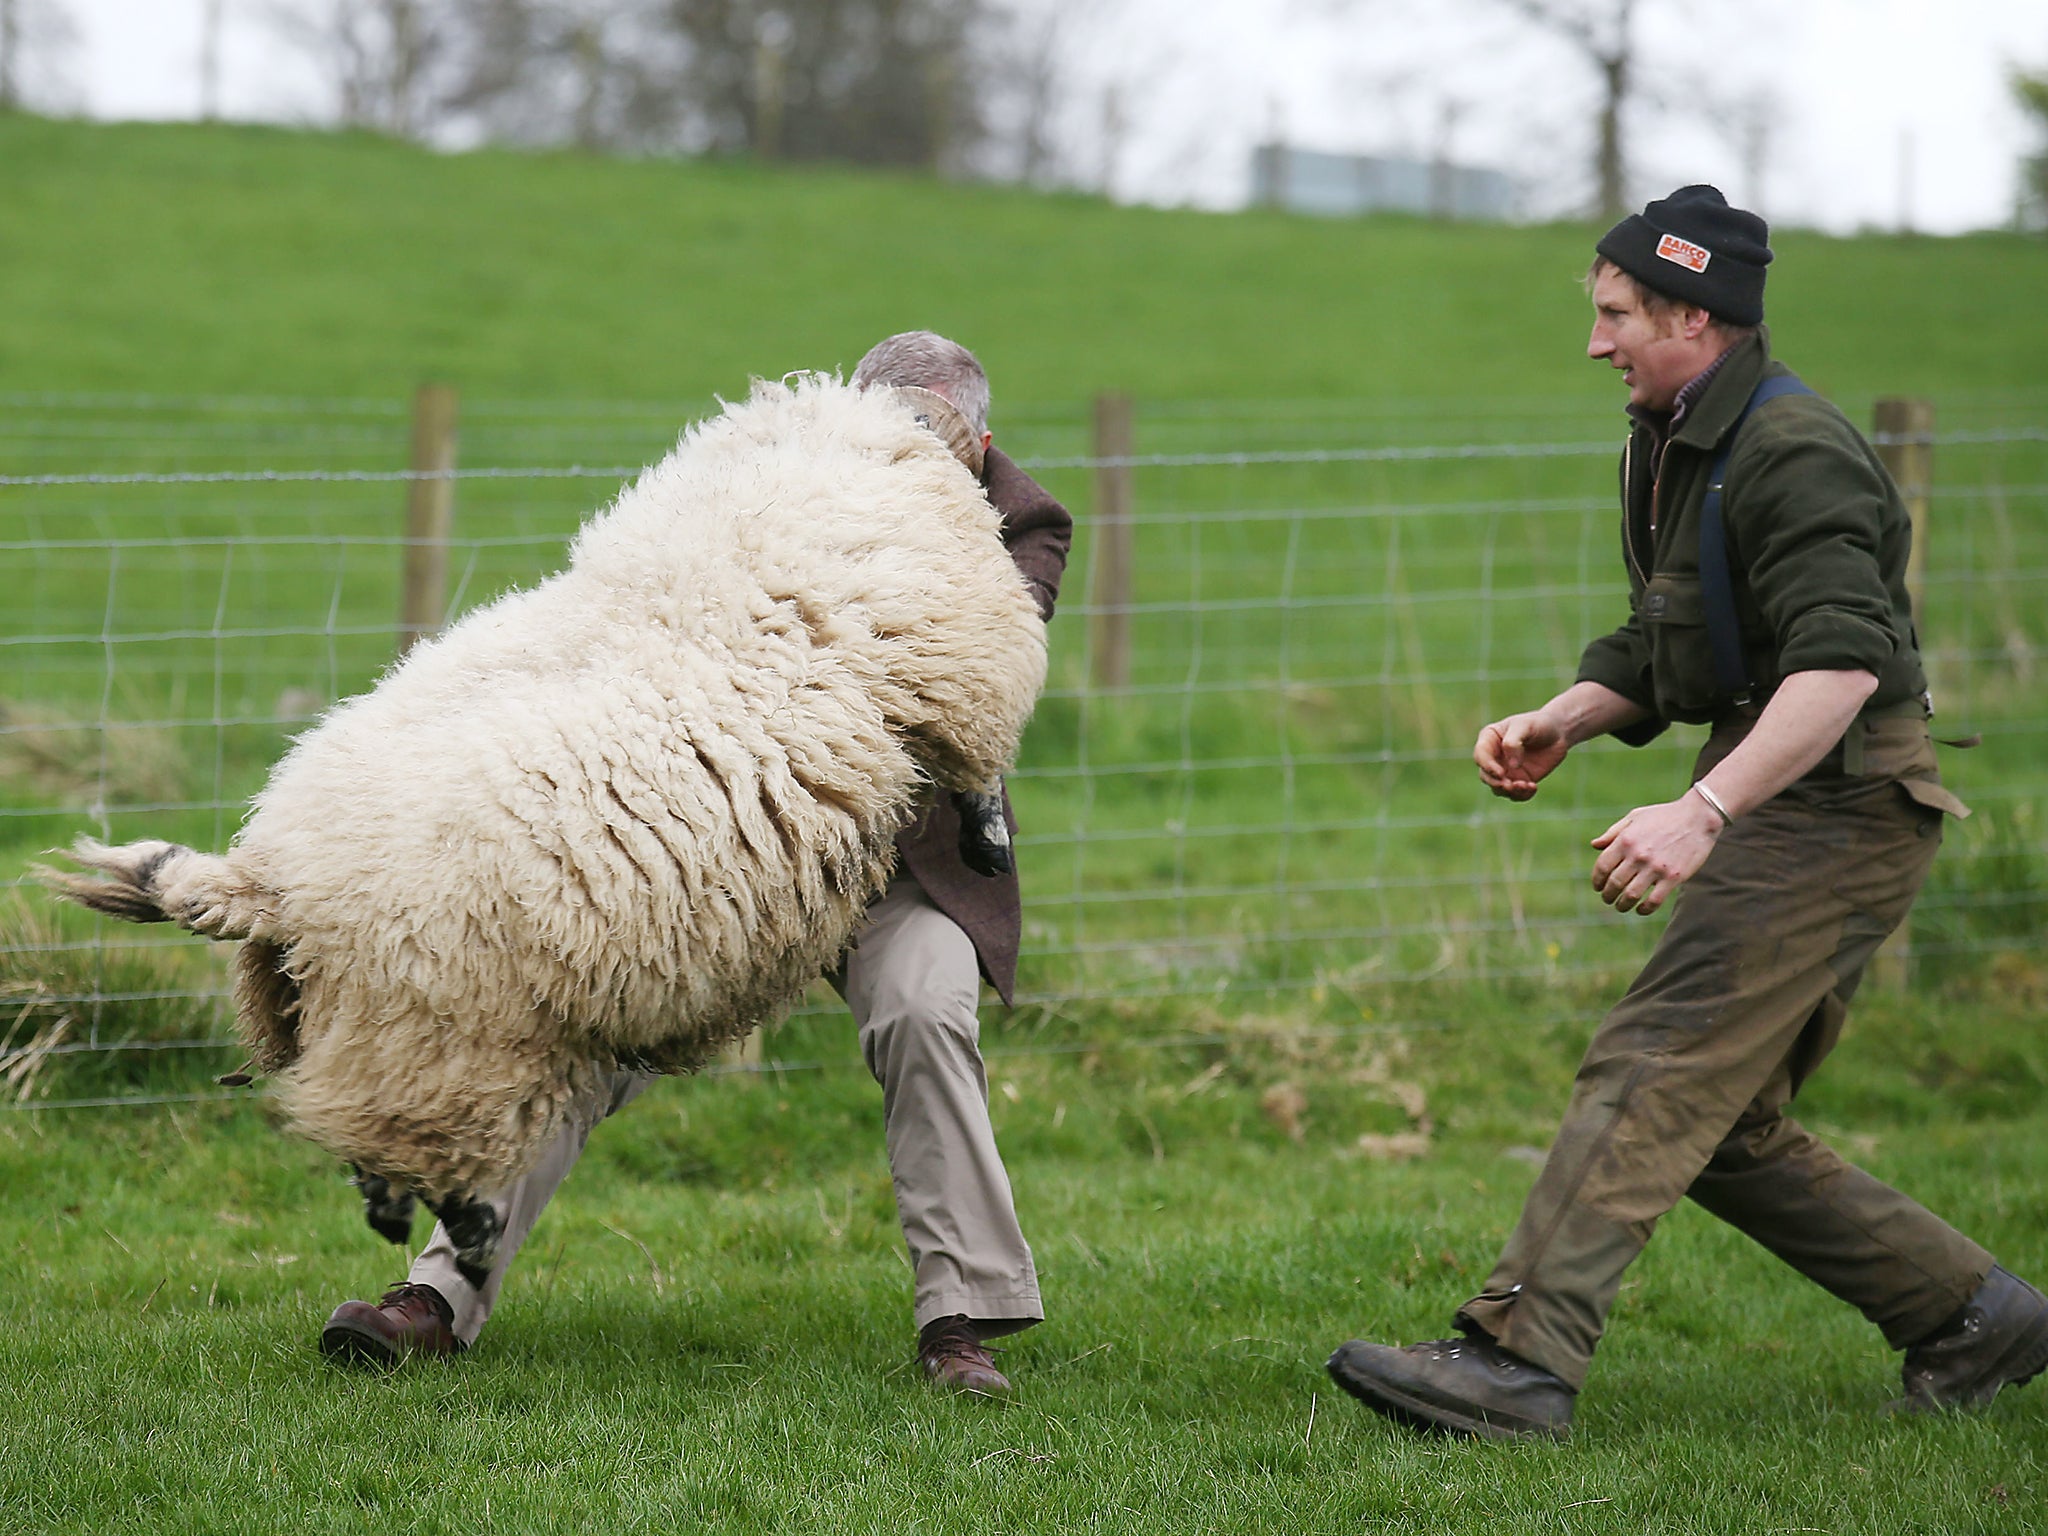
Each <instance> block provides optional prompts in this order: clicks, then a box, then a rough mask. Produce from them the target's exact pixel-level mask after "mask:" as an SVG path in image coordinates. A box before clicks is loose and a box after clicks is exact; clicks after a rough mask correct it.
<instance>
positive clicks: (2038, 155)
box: [2008, 69, 2048, 229]
mask: <svg viewBox="0 0 2048 1536" xmlns="http://www.w3.org/2000/svg"><path fill="white" fill-rule="evenodd" d="M2008 78H2009V79H2010V80H2011V82H2012V94H2013V99H2014V100H2015V101H2017V102H2018V103H2019V105H2020V110H2021V111H2023V112H2025V113H2026V114H2027V117H2028V118H2029V119H2030V120H2031V121H2032V123H2033V126H2034V131H2035V133H2036V134H2037V135H2038V136H2039V138H2040V145H2041V147H2040V148H2039V149H2038V150H2037V151H2036V152H2035V153H2033V154H2031V155H2028V156H2026V157H2025V158H2024V159H2022V160H2021V161H2020V198H2019V208H2018V210H2017V212H2018V215H2019V222H2020V224H2021V226H2022V227H2023V228H2031V229H2048V69H2044V70H2042V71H2041V72H2040V73H2038V74H2031V73H2028V72H2027V71H2025V70H2020V69H2015V70H2013V71H2012V72H2011V74H2010V75H2009V77H2008Z"/></svg>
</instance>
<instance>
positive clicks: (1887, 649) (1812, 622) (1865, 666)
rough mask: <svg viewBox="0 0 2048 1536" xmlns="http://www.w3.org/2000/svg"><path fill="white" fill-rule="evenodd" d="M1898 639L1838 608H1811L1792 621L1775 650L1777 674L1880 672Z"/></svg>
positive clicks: (1883, 628)
mask: <svg viewBox="0 0 2048 1536" xmlns="http://www.w3.org/2000/svg"><path fill="white" fill-rule="evenodd" d="M1897 649H1898V640H1897V638H1896V637H1895V636H1894V635H1893V634H1892V632H1891V631H1890V630H1889V629H1887V628H1886V627H1885V626H1884V625H1882V624H1874V623H1872V622H1871V621H1870V620H1869V619H1866V618H1861V617H1859V616H1858V615H1856V614H1853V613H1844V612H1843V611H1842V610H1841V609H1839V608H1815V609H1810V610H1808V611H1807V612H1805V613H1803V614H1801V615H1800V616H1799V617H1798V618H1797V619H1796V620H1794V621H1793V624H1792V628H1791V630H1790V631H1789V632H1788V633H1787V634H1786V636H1785V638H1784V641H1783V643H1782V644H1781V645H1780V646H1779V647H1778V673H1779V675H1780V676H1781V677H1790V676H1791V675H1792V674H1793V673H1794V672H1868V673H1871V674H1872V675H1873V676H1874V675H1877V674H1879V673H1882V672H1883V671H1884V669H1885V664H1886V663H1887V662H1889V661H1890V660H1891V659H1892V653H1893V652H1894V651H1896V650H1897Z"/></svg>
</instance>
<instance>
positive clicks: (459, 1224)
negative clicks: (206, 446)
mask: <svg viewBox="0 0 2048 1536" xmlns="http://www.w3.org/2000/svg"><path fill="white" fill-rule="evenodd" d="M433 1212H434V1214H435V1215H436V1216H438V1217H440V1218H441V1225H442V1226H443V1227H445V1228H446V1229H447V1232H448V1241H449V1242H451V1243H453V1244H454V1245H455V1269H456V1272H457V1273H458V1274H460V1275H461V1276H462V1278H463V1279H465V1280H467V1281H468V1282H469V1283H470V1284H471V1285H473V1286H475V1287H476V1288H477V1289H478V1290H482V1289H483V1287H484V1282H485V1281H486V1280H488V1279H490V1277H491V1265H492V1263H493V1262H494V1261H495V1260H496V1259H497V1257H498V1239H499V1238H500V1237H502V1236H504V1233H505V1224H504V1223H503V1222H502V1221H500V1220H499V1219H498V1213H497V1212H496V1211H494V1210H492V1209H491V1207H490V1206H489V1205H487V1204H486V1203H485V1202H484V1201H482V1200H472V1199H471V1198H470V1197H469V1196H467V1195H450V1196H449V1197H448V1198H447V1199H446V1200H443V1201H442V1202H441V1203H440V1204H439V1205H436V1206H434V1207H433Z"/></svg>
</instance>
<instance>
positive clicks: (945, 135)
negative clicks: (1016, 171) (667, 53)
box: [657, 0, 992, 170]
mask: <svg viewBox="0 0 2048 1536" xmlns="http://www.w3.org/2000/svg"><path fill="white" fill-rule="evenodd" d="M991 10H992V6H991V4H990V0H777V3H776V4H775V5H774V7H773V8H772V9H770V10H769V11H768V12H767V13H766V14H763V12H762V8H761V7H760V6H758V5H756V4H754V3H752V0H663V3H662V4H660V5H659V6H658V7H657V15H658V16H659V17H660V20H661V23H662V25H663V26H664V27H665V28H666V30H667V31H668V33H669V34H670V36H671V37H672V38H673V40H674V41H675V43H676V44H677V45H678V47H679V51H680V53H681V55H682V56H683V58H684V61H685V62H684V64H683V68H682V74H681V78H680V80H679V81H678V82H677V84H678V86H679V88H680V94H681V97H682V99H683V100H684V101H685V102H686V103H687V104H688V107H689V110H690V113H691V115H692V117H693V119H694V127H695V130H696V133H697V134H698V135H699V136H701V137H702V138H703V139H704V140H705V141H706V143H707V144H708V146H709V147H713V148H720V149H731V150H742V149H744V150H751V151H754V152H757V153H764V154H769V155H782V156H786V157H788V158H791V159H799V160H817V159H837V160H855V161H864V162H868V163H872V164H882V165H905V166H924V167H928V168H931V169H935V170H939V169H954V168H957V167H959V166H961V165H962V164H964V163H965V162H966V161H967V159H968V158H969V157H970V156H971V155H972V153H973V152H974V150H975V149H976V148H977V147H978V146H979V145H980V143H981V141H982V139H983V137H984V136H985V134H986V132H987V127H986V120H985V118H984V116H983V113H982V111H981V108H980V104H979V93H978V92H977V91H976V89H975V80H976V76H977V66H978V65H979V64H980V62H981V54H980V52H979V50H978V48H977V35H978V32H979V30H980V29H981V28H982V27H983V26H984V25H985V24H986V23H987V22H988V20H989V16H990V13H991Z"/></svg>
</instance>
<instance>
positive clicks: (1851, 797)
mask: <svg viewBox="0 0 2048 1536" xmlns="http://www.w3.org/2000/svg"><path fill="white" fill-rule="evenodd" d="M1922 731H1923V739H1924V727H1923V728H1922ZM1741 734H1742V730H1741V729H1734V730H1725V729H1724V730H1717V731H1716V732H1715V733H1714V735H1713V736H1712V737H1710V738H1709V741H1708V743H1707V747H1706V749H1705V750H1704V751H1703V752H1702V753H1701V755H1700V761H1699V766H1698V768H1697V769H1696V771H1695V776H1696V777H1697V776H1698V775H1700V774H1704V773H1706V772H1707V771H1708V770H1709V769H1710V768H1711V767H1712V766H1713V764H1714V763H1716V762H1718V761H1719V760H1720V759H1721V757H1723V756H1725V755H1726V753H1727V751H1728V750H1730V749H1731V748H1732V747H1733V745H1734V744H1735V743H1736V742H1737V741H1739V740H1740V739H1741ZM1924 750H1925V765H1926V766H1925V778H1924V779H1923V780H1922V781H1921V782H1916V783H1913V784H1911V785H1908V784H1906V783H1902V782H1898V781H1896V780H1894V779H1892V778H1890V777H1871V778H1847V777H1843V776H1841V775H1840V774H1839V773H1834V774H1828V773H1822V772H1817V773H1815V774H1813V775H1809V776H1808V777H1807V778H1805V779H1802V780H1800V781H1799V782H1798V783H1796V784H1794V785H1792V786H1791V787H1790V788H1788V789H1786V790H1785V791H1784V792H1782V793H1781V794H1779V795H1778V796H1776V797H1775V798H1774V799H1772V800H1770V801H1768V802H1767V803H1765V804H1764V805H1762V806H1759V807H1758V808H1757V809H1756V810H1754V811H1752V812H1750V813H1749V814H1748V815H1746V816H1743V817H1742V818H1741V819H1739V820H1738V821H1736V822H1735V823H1734V824H1733V825H1732V826H1730V827H1728V828H1727V829H1726V830H1725V831H1723V833H1722V834H1721V838H1720V841H1719V842H1718V843H1717V844H1716V846H1715V848H1714V851H1713V853H1712V854H1710V855H1709V856H1708V858H1707V861H1706V863H1705V864H1704V865H1703V866H1701V868H1700V870H1699V871H1698V873H1697V874H1695V875H1694V876H1693V878H1692V879H1691V880H1690V881H1689V882H1688V883H1687V884H1686V885H1685V886H1684V887H1683V888H1682V890H1681V892H1680V895H1679V899H1678V901H1677V903H1676V905H1675V907H1674V908H1673V911H1672V914H1671V918H1670V922H1669V924H1668V925H1667V927H1666V928H1665V930H1664V935H1663V937H1662V939H1661V940H1660V941H1659V942H1658V944H1657V947H1656V950H1655V952H1654V953H1653V954H1652V955H1651V957H1650V962H1649V964H1648V965H1647V966H1646V967H1645V968H1644V970H1643V972H1642V974H1641V975H1640V976H1638V977H1637V978H1636V980H1635V983H1634V984H1633V985H1632V986H1631V987H1630V988H1629V990H1628V992H1627V994H1626V995H1625V996H1624V997H1623V998H1622V999H1621V1001H1620V1002H1619V1003H1618V1004H1616V1005H1615V1007H1614V1009H1613V1011H1612V1012H1610V1013H1609V1014H1608V1015H1607V1018H1606V1019H1605V1021H1604V1022H1603V1023H1602V1024H1601V1027H1600V1029H1599V1030H1598V1032H1597V1033H1596V1034H1595V1035H1594V1037H1593V1040H1592V1043H1591V1045H1589V1046H1588V1047H1587V1050H1586V1056H1585V1060H1584V1061H1583V1062H1582V1063H1581V1065H1580V1067H1579V1073H1578V1078H1577V1081H1576V1083H1575V1084H1574V1086H1573V1089H1572V1097H1571V1103H1570V1106H1569V1107H1568V1108H1567V1109H1566V1111H1565V1115H1564V1121H1563V1123H1562V1125H1561V1126H1560V1127H1559V1129H1558V1132H1557V1137H1556V1139H1555V1141H1553V1143H1552V1144H1551V1148H1550V1152H1549V1155H1548V1157H1547V1158H1546V1159H1545V1161H1544V1165H1543V1171H1542V1172H1541V1174H1539V1175H1538V1177H1537V1180H1536V1184H1535V1187H1534V1188H1533V1189H1532V1190H1531V1191H1530V1194H1529V1197H1528V1200H1527V1203H1526V1204H1525V1205H1524V1206H1523V1209H1522V1215H1521V1219H1520V1221H1519V1222H1518V1224H1517V1225H1516V1227H1515V1230H1514V1232H1513V1234H1512V1235H1511V1236H1510V1237H1509V1239H1508V1243H1507V1247H1506V1249H1505V1250H1504V1251H1503V1252H1502V1254H1501V1257H1500V1261H1499V1263H1498V1264H1497V1265H1496V1266H1495V1268H1494V1271H1493V1273H1492V1274H1491V1275H1490V1276H1489V1277H1488V1279H1487V1281H1486V1286H1485V1289H1484V1290H1483V1291H1482V1292H1481V1293H1480V1294H1479V1295H1478V1296H1476V1297H1474V1298H1473V1299H1472V1300H1471V1301H1469V1302H1467V1303H1466V1304H1465V1305H1464V1307H1463V1308H1461V1309H1460V1310H1459V1312H1458V1317H1457V1321H1458V1324H1459V1326H1460V1327H1462V1328H1465V1329H1468V1330H1472V1329H1476V1330H1478V1331H1479V1332H1481V1333H1484V1334H1486V1335H1489V1336H1491V1337H1492V1338H1493V1339H1494V1340H1496V1341H1497V1342H1498V1343H1499V1344H1501V1345H1502V1346H1503V1347H1504V1348H1506V1349H1508V1350H1510V1351H1512V1352H1513V1353H1515V1354H1517V1355H1520V1356H1521V1357H1522V1358H1524V1359H1526V1360H1530V1361H1533V1362H1535V1363H1536V1364H1537V1365H1540V1366H1542V1367H1543V1368H1544V1369H1546V1370H1548V1371H1551V1372H1553V1373H1554V1374H1556V1375H1557V1376H1559V1377H1561V1378H1563V1380H1564V1381H1565V1382H1566V1383H1567V1384H1569V1385H1570V1386H1572V1387H1573V1388H1574V1389H1576V1388H1578V1387H1580V1386H1582V1385H1583V1384H1584V1381H1585V1377H1586V1371H1587V1367H1588V1366H1589V1365H1590V1363H1591V1361H1592V1357H1593V1350H1594V1347H1595V1345H1597V1344H1598V1342H1599V1340H1600V1335H1601V1333H1602V1331H1603V1329H1604V1327H1605V1324H1606V1319H1607V1313H1608V1309H1609V1308H1610V1307H1611V1306H1612V1305H1613V1303H1614V1297H1615V1292H1616V1291H1617V1289H1618V1288H1619V1287H1620V1284H1621V1276H1622V1271H1624V1270H1625V1269H1627V1268H1628V1266H1629V1264H1630V1262H1631V1261H1632V1260H1633V1259H1634V1258H1635V1256H1636V1255H1637V1254H1638V1253H1639V1252H1640V1251H1641V1250H1642V1247H1643V1245H1644V1244H1645V1243H1646V1242H1648V1241H1649V1237H1650V1233H1651V1232H1652V1230H1654V1229H1655V1227H1656V1225H1657V1219H1658V1218H1659V1217H1660V1216H1662V1215H1663V1214H1664V1213H1665V1212H1666V1211H1668V1210H1670V1209H1671V1208H1672V1207H1673V1206H1674V1205H1676V1204H1677V1203H1678V1201H1679V1198H1680V1197H1681V1196H1687V1197H1690V1198H1691V1199H1692V1200H1693V1201H1695V1202H1696V1203H1697V1204H1699V1205H1701V1206H1704V1207H1705V1208H1706V1209H1707V1210H1709V1211H1711V1212H1713V1213H1714V1215H1716V1216H1718V1217H1720V1218H1721V1219H1722V1220H1723V1221H1725V1222H1727V1223H1729V1224H1730V1225H1731V1226H1733V1227H1735V1228H1737V1229H1738V1230H1739V1231H1742V1232H1745V1233H1747V1234H1748V1235H1749V1236H1750V1237H1752V1238H1754V1239H1755V1240H1756V1241H1757V1242H1759V1243H1761V1244H1762V1245H1763V1246H1764V1247H1765V1248H1767V1249H1768V1250H1770V1252H1772V1253H1774V1254H1776V1255H1777V1256H1778V1257H1779V1258H1781V1259H1783V1260H1784V1261H1785V1262H1786V1263H1787V1264H1789V1265H1791V1266H1792V1267H1793V1268H1794V1269H1796V1270H1797V1271H1799V1273H1801V1274H1802V1275H1805V1276H1806V1277H1807V1278H1808V1279H1810V1280H1812V1281H1814V1282H1815V1283H1816V1284H1818V1285H1821V1286H1823V1287H1824V1288H1826V1289H1827V1290H1828V1291H1830V1292H1832V1293H1833V1294H1834V1295H1836V1296H1839V1297H1840V1298H1842V1300H1844V1301H1846V1302H1849V1303H1850V1304H1852V1305H1853V1306H1856V1307H1858V1308H1860V1309H1861V1310H1862V1312H1863V1314H1864V1316H1866V1317H1868V1318H1869V1319H1870V1320H1871V1321H1872V1322H1874V1323H1876V1324H1877V1325H1878V1327H1879V1328H1881V1329H1883V1330H1884V1335H1885V1338H1886V1339H1887V1340H1888V1341H1889V1342H1890V1344H1891V1346H1892V1347H1893V1348H1894V1349H1903V1348H1906V1347H1907V1346H1908V1345H1911V1344H1913V1343H1916V1342H1918V1341H1919V1340H1920V1339H1922V1338H1924V1337H1926V1336H1927V1335H1928V1334H1929V1333H1931V1332H1932V1331H1933V1330H1934V1329H1935V1328H1936V1327H1938V1326H1939V1325H1940V1324H1941V1323H1942V1322H1944V1321H1945V1320H1946V1319H1947V1318H1948V1317H1949V1316H1950V1315H1952V1314H1953V1313H1954V1312H1955V1311H1956V1310H1957V1309H1958V1308H1959V1307H1961V1306H1962V1305H1963V1303H1964V1302H1965V1301H1967V1300H1968V1299H1969V1297H1970V1295H1971V1294H1972V1293H1973V1292H1974V1291H1975V1290H1976V1289H1977V1287H1978V1285H1979V1284H1980V1283H1982V1281H1983V1280H1984V1278H1985V1277H1986V1276H1987V1275H1988V1274H1989V1273H1990V1271H1991V1267H1992V1257H1991V1255H1990V1254H1989V1253H1987V1252H1985V1250H1984V1249H1982V1248H1980V1247H1979V1246H1978V1245H1977V1244H1975V1243H1973V1242H1971V1241H1970V1240H1969V1239H1968V1238H1966V1237H1964V1236H1963V1235H1962V1234H1961V1233H1959V1232H1957V1231H1955V1230H1954V1229H1953V1228H1952V1227H1950V1226H1949V1225H1948V1224H1947V1223H1945V1222H1943V1221H1941V1220H1940V1219H1939V1218H1938V1217H1936V1216H1934V1215H1933V1214H1932V1213H1931V1212H1929V1211H1927V1210H1926V1209H1925V1208H1923V1207H1922V1206H1920V1205H1918V1204H1916V1203H1915V1202H1913V1201H1912V1200H1910V1199H1908V1198H1907V1197H1906V1196H1905V1195H1902V1194H1900V1193H1899V1192H1898V1191H1897V1190H1894V1189H1891V1188H1889V1187H1887V1186H1886V1185H1884V1184H1881V1183H1879V1182H1878V1181H1877V1180H1876V1179H1874V1178H1872V1177H1871V1176H1870V1175H1869V1174H1867V1173H1864V1172H1862V1171H1861V1170H1860V1169H1857V1168H1854V1167H1852V1166H1850V1165H1849V1164H1848V1163H1846V1162H1844V1161H1843V1160H1842V1159H1841V1158H1840V1157H1838V1156H1837V1155H1836V1154H1835V1153H1834V1152H1833V1151H1831V1150H1830V1149H1829V1148H1828V1147H1827V1146H1825V1145H1824V1144H1823V1143H1822V1142H1821V1141H1820V1140H1819V1139H1818V1138H1817V1137H1815V1136H1814V1135H1813V1133H1812V1132H1811V1131H1808V1130H1807V1129H1805V1128H1804V1127H1803V1126H1801V1125H1800V1124H1799V1123H1798V1122H1797V1121H1795V1120H1792V1119H1791V1118H1789V1117H1788V1116H1787V1115H1786V1114H1785V1108H1786V1106H1787V1105H1788V1104H1789V1103H1790V1102H1791V1100H1792V1097H1793V1096H1794V1095H1795V1094H1796V1093H1798V1091H1799V1088H1800V1086H1801V1084H1803V1083H1804V1082H1805V1081H1806V1080H1807V1078H1808V1077H1809V1076H1811V1075H1812V1073H1813V1071H1814V1069H1815V1068H1816V1067H1818V1066H1819V1065H1820V1063H1821V1061H1822V1060H1823V1059H1824V1058H1825V1057H1826V1056H1827V1054H1828V1052H1829V1051H1830V1050H1832V1049H1833V1048H1834V1045H1835V1042H1836V1040H1837V1039H1838V1038H1839V1037H1840V1035H1841V1030H1842V1023H1843V1020H1844V1019H1845V1017H1846V1016H1847V1013H1848V1008H1849V1000H1850V998H1851V997H1852V996H1853V995H1854V993H1855V991H1856V984H1857V982H1858V980H1859V979H1860V978H1861V977H1862V975H1863V970H1864V967H1865V966H1866V965H1867V964H1868V963H1869V961H1870V958H1871V956H1872V955H1874V954H1875V953H1876V952H1877V949H1878V946H1879V945H1880V944H1882V943H1883V942H1884V940H1885V938H1886V937H1887V936H1888V935H1889V934H1890V933H1891V931H1892V930H1893V929H1894V928H1896V927H1897V926H1898V925H1899V923H1900V921H1901V920H1902V919H1903V918H1904V917H1905V915H1906V912H1907V910H1908V909H1909V908H1910V907H1911V906H1912V904H1913V896H1914V894H1915V892H1917V891H1918V890H1919V888H1920V882H1921V881H1922V880H1923V879H1924V878H1925V877H1926V874H1927V871H1928V869H1929V867H1930V866H1931V865H1932V863H1933V861H1934V855H1935V852H1936V850H1937V849H1938V848H1939V846H1940V843H1941V822H1942V813H1941V811H1940V810H1937V809H1934V808H1933V806H1934V805H1935V804H1936V803H1946V804H1948V805H1949V806H1951V807H1953V808H1956V809H1960V808H1961V807H1960V802H1956V801H1954V800H1953V799H1952V798H1951V797H1946V792H1945V791H1942V790H1940V789H1939V788H1938V784H1937V783H1936V782H1935V780H1934V774H1933V748H1932V745H1931V744H1928V745H1927V746H1926V747H1925V749H1924Z"/></svg>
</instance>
